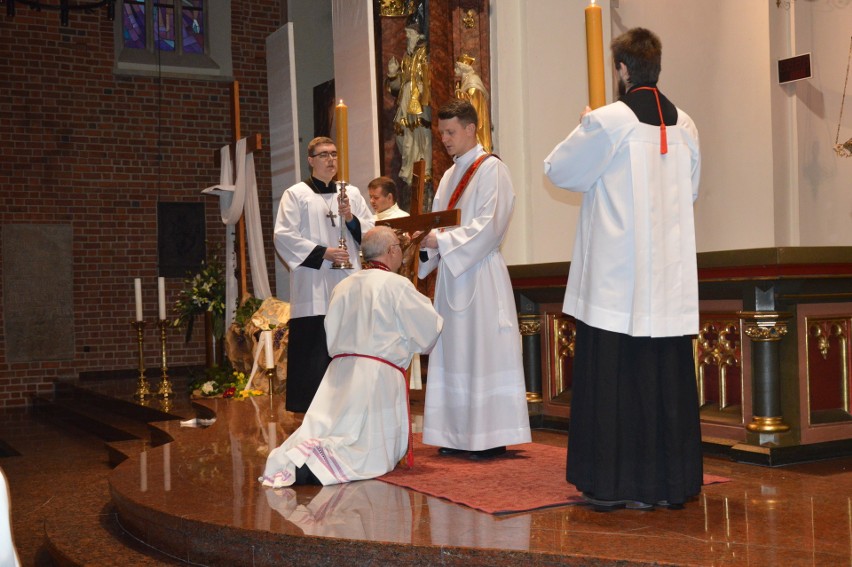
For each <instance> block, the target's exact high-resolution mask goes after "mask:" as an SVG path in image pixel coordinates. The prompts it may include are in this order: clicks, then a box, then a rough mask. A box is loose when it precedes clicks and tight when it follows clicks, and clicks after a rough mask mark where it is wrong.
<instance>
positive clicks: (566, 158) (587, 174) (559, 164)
mask: <svg viewBox="0 0 852 567" xmlns="http://www.w3.org/2000/svg"><path fill="white" fill-rule="evenodd" d="M617 147H618V145H617V144H616V143H615V142H614V141H613V140H612V139H610V137H609V134H608V133H607V131H606V130H605V129H604V127H603V125H602V124H601V122H600V120H599V119H598V118H597V117H596V116H595V113H594V112H590V113H589V114H586V115H585V116H584V117H583V120H582V122H581V123H580V124H579V125H578V126H577V127H576V128H575V129H574V131H573V132H571V133H570V134H569V135H568V137H567V138H565V139H564V140H563V141H562V142H560V143H559V144H558V145H557V146H556V147H555V148H553V151H552V152H550V155H549V156H547V157H546V158H545V159H544V173H545V175H547V177H548V178H549V179H550V181H552V182H553V184H554V185H556V186H557V187H561V188H562V189H568V190H569V191H576V192H579V193H585V192H587V191H589V190H590V189H591V188H592V187H593V186H594V184H595V182H596V181H597V180H598V179H599V178H600V176H601V175H602V174H603V172H604V171H605V170H606V168H607V166H608V165H609V163H610V161H612V157H613V151H614V150H615V149H616V148H617Z"/></svg>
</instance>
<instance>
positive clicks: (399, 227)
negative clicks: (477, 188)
mask: <svg viewBox="0 0 852 567" xmlns="http://www.w3.org/2000/svg"><path fill="white" fill-rule="evenodd" d="M425 180H426V162H425V161H423V160H420V161H418V162H415V163H414V168H413V175H412V182H411V207H409V208H410V209H411V216H409V217H402V218H396V219H388V220H380V221H376V225H377V226H389V227H391V228H392V229H394V230H396V231H398V232H405V233H408V234H412V233H415V232H418V231H420V235H418V236H417V238H412V239H411V240H410V241H409V243H408V245H407V246H406V247H405V248H404V249H403V251H402V252H403V255H404V256H405V257H406V258H408V257H412V258H413V260H412V261H411V264H410V267H411V272H410V273H408V274H407V275H408V277H409V279H411V280H412V281H413V282H414V283H415V284H416V283H417V282H416V278H417V262H418V254H416V253H415V254H410V253H409V251H410V250H411V249H412V248H413V249H414V251H415V252H416V251H417V248H418V247H419V244H420V241H421V240H423V238H425V237H426V235H427V234H429V231H430V230H432V229H435V228H444V227H448V226H458V225H459V223H460V222H461V210H460V209H449V210H446V211H436V212H434V213H421V212H420V209H421V206H422V205H421V203H422V202H423V187H424V185H425ZM406 271H408V270H406Z"/></svg>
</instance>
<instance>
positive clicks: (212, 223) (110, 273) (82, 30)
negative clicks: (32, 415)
mask: <svg viewBox="0 0 852 567" xmlns="http://www.w3.org/2000/svg"><path fill="white" fill-rule="evenodd" d="M279 4H280V2H278V1H277V0H233V2H232V22H233V25H232V33H233V37H232V40H233V64H234V77H235V78H236V79H237V80H238V81H239V83H240V95H241V96H240V101H241V127H242V133H243V135H247V134H250V133H255V132H259V133H260V134H261V135H262V136H263V140H264V144H265V145H266V144H267V143H268V140H269V131H268V130H269V128H268V123H267V91H266V53H265V39H266V37H267V36H268V35H269V34H270V33H272V32H273V31H275V29H277V28H278V27H279V25H280V23H281V22H280V10H281V9H280V7H279ZM112 69H113V23H112V22H109V21H108V20H107V19H106V15H105V11H104V10H98V11H96V12H95V13H92V14H85V13H72V15H71V22H70V26H68V27H67V28H62V27H61V26H60V25H59V16H58V13H57V12H54V11H44V12H36V11H33V10H30V9H29V8H27V7H25V6H23V5H18V6H17V15H16V16H15V18H14V19H10V18H8V17H7V16H6V15H5V8H3V11H2V13H0V93H2V94H1V95H0V96H2V104H0V137H2V143H0V163H2V167H0V187H2V191H0V224H2V225H6V224H12V223H25V224H41V223H44V224H70V225H71V226H72V229H73V255H74V257H73V266H74V276H73V277H74V281H73V284H74V292H73V297H69V298H68V301H71V302H73V305H74V338H75V354H74V358H73V360H65V361H44V362H33V363H25V364H9V363H8V362H7V358H6V352H5V351H6V349H5V344H6V341H5V330H4V326H3V325H2V324H0V407H12V406H23V405H26V404H27V403H28V401H29V398H30V397H31V396H32V395H33V394H35V393H40V392H47V391H49V390H50V389H51V384H52V382H53V380H55V379H58V378H65V379H74V378H76V377H77V376H78V375H79V373H81V372H98V371H104V372H107V373H109V372H115V373H120V374H123V372H124V371H127V372H128V375H129V376H130V375H133V372H132V371H133V370H134V369H135V368H136V367H137V363H138V354H137V350H136V341H135V334H134V331H133V329H132V328H131V325H130V322H131V321H132V320H133V319H134V317H135V307H134V298H133V278H134V277H141V278H143V300H144V313H145V318H146V319H147V320H148V321H149V322H152V321H153V320H154V319H156V317H157V285H156V281H157V280H156V277H157V202H158V200H159V201H164V202H199V201H204V202H205V211H206V223H207V239H208V243H211V244H219V243H223V242H224V240H223V239H224V228H223V226H222V224H221V221H220V219H219V210H218V202H217V201H218V199H215V198H212V197H203V196H202V195H200V190H201V189H202V188H204V187H206V186H208V185H211V184H212V183H214V182H217V181H218V179H219V172H218V168H217V167H216V166H215V165H214V163H213V157H212V156H213V152H214V151H215V150H216V149H217V148H219V147H220V146H221V145H222V144H223V143H225V142H227V141H230V137H231V116H230V110H229V107H230V94H229V92H230V91H229V89H230V83H229V82H210V81H201V80H189V79H186V80H184V79H171V78H162V79H157V78H146V77H120V76H116V75H114V74H113V71H112ZM158 117H159V120H158ZM158 130H159V132H158ZM158 135H159V138H158ZM158 139H159V140H160V147H161V150H162V161H161V162H158V154H159V153H160V150H159V149H158ZM255 163H256V168H257V178H258V196H259V200H260V204H261V216H262V220H263V223H264V233H265V234H271V230H272V216H273V211H272V210H271V205H270V201H271V181H270V172H269V156H268V152H261V153H260V154H259V155H258V156H257V157H256V162H255ZM209 248H210V246H208V250H209ZM266 260H267V265H268V267H269V271H270V278H274V270H273V268H272V266H273V265H274V264H273V252H272V246H271V241H269V242H268V245H267V259H266ZM0 262H2V258H0ZM180 285H181V279H180V278H167V280H166V288H167V299H166V300H167V303H168V304H169V306H170V305H171V303H172V302H173V301H174V299H175V297H176V294H177V291H178V289H179V287H180ZM270 285H271V286H272V289H275V282H274V281H270ZM2 293H3V290H2V284H0V294H2ZM0 323H2V313H0ZM152 327H153V325H150V324H149V327H148V330H147V332H146V337H145V353H144V354H145V364H146V366H148V367H154V368H155V369H156V368H157V367H158V361H159V345H158V342H157V335H156V334H155V331H154V329H153V328H152ZM201 328H202V325H201V324H200V322H199V325H198V328H197V329H196V331H195V333H194V336H193V339H192V341H191V342H190V343H188V344H184V341H183V337H182V333H181V332H179V331H177V330H174V331H172V332H170V334H169V339H168V362H169V366H170V367H172V368H176V367H180V366H188V365H200V364H203V363H204V359H205V351H204V344H203V341H202V333H201V332H200V329H201ZM45 332H46V333H49V332H50V329H49V328H48V329H45ZM48 338H49V337H48ZM131 379H132V378H131Z"/></svg>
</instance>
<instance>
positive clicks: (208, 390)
mask: <svg viewBox="0 0 852 567" xmlns="http://www.w3.org/2000/svg"><path fill="white" fill-rule="evenodd" d="M215 388H216V385H215V383H214V382H213V380H210V381H209V382H205V383H204V384H202V385H201V392H202V393H203V394H212V393H213V390H214V389H215Z"/></svg>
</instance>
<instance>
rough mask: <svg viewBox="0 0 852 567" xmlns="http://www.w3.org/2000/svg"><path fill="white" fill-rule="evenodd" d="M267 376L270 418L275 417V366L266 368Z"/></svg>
mask: <svg viewBox="0 0 852 567" xmlns="http://www.w3.org/2000/svg"><path fill="white" fill-rule="evenodd" d="M266 377H267V378H268V379H269V418H270V419H275V404H274V401H273V397H272V389H273V387H274V386H275V367H274V366H273V367H272V368H267V369H266Z"/></svg>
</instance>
